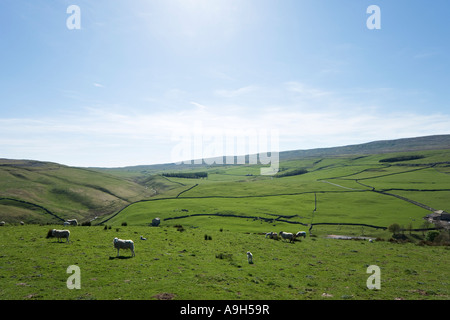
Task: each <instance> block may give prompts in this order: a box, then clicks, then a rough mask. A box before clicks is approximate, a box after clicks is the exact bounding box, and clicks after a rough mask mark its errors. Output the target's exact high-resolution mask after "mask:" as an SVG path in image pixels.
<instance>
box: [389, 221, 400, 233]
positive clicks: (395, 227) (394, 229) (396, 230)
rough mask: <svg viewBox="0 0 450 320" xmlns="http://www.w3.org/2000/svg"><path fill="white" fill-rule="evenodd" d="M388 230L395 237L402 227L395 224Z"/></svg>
mask: <svg viewBox="0 0 450 320" xmlns="http://www.w3.org/2000/svg"><path fill="white" fill-rule="evenodd" d="M388 230H389V231H390V232H392V233H393V234H394V235H395V234H397V233H398V232H399V231H400V225H399V224H398V223H393V224H391V225H390V226H389V227H388Z"/></svg>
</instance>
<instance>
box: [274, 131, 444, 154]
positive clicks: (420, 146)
mask: <svg viewBox="0 0 450 320" xmlns="http://www.w3.org/2000/svg"><path fill="white" fill-rule="evenodd" d="M437 149H450V134H447V135H433V136H424V137H415V138H402V139H395V140H380V141H372V142H367V143H362V144H355V145H347V146H340V147H330V148H317V149H309V150H292V151H283V152H280V160H291V159H297V158H303V157H316V156H320V157H323V156H337V155H346V154H348V155H351V154H377V153H390V152H405V151H422V150H437Z"/></svg>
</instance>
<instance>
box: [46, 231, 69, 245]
mask: <svg viewBox="0 0 450 320" xmlns="http://www.w3.org/2000/svg"><path fill="white" fill-rule="evenodd" d="M52 237H55V238H57V239H58V242H60V241H59V240H60V239H62V238H66V242H69V237H70V231H69V230H56V229H51V230H49V231H48V233H47V239H48V238H52Z"/></svg>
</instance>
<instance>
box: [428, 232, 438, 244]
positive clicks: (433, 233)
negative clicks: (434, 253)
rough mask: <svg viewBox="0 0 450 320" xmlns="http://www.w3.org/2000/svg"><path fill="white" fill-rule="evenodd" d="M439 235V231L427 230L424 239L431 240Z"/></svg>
mask: <svg viewBox="0 0 450 320" xmlns="http://www.w3.org/2000/svg"><path fill="white" fill-rule="evenodd" d="M438 235H439V231H436V230H432V231H428V232H427V235H426V236H425V240H426V241H431V242H433V241H434V239H435V238H436V237H437V236H438Z"/></svg>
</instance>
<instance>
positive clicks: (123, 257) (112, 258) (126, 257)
mask: <svg viewBox="0 0 450 320" xmlns="http://www.w3.org/2000/svg"><path fill="white" fill-rule="evenodd" d="M131 258H133V256H116V257H109V260H114V259H131Z"/></svg>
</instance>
